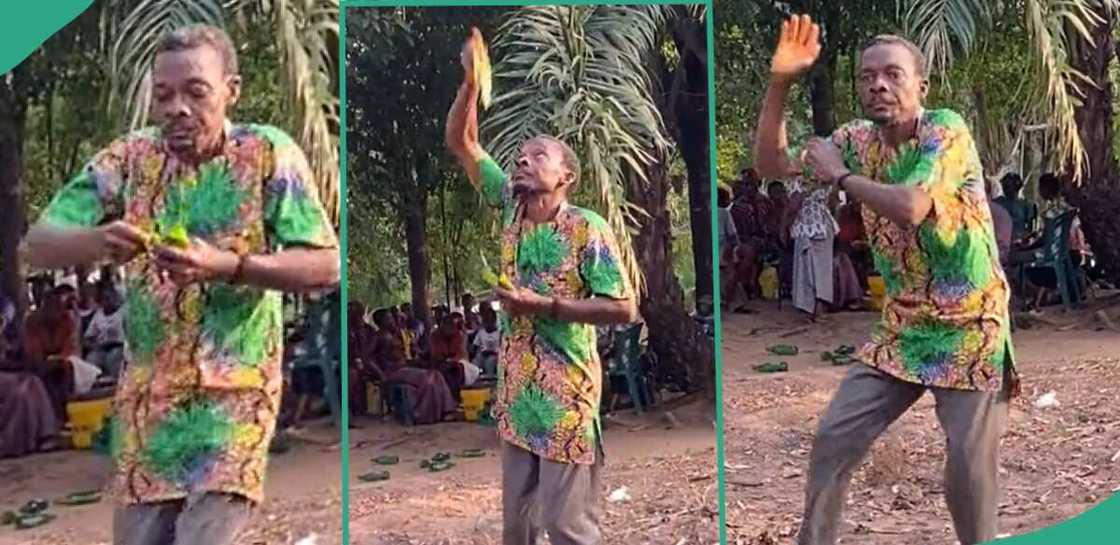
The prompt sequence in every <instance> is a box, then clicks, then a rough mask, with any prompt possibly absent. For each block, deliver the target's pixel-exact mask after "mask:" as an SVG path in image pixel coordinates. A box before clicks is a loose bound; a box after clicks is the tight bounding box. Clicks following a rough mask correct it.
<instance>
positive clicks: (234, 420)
mask: <svg viewBox="0 0 1120 545" xmlns="http://www.w3.org/2000/svg"><path fill="white" fill-rule="evenodd" d="M155 51H156V55H155V59H154V64H153V68H152V74H151V78H152V80H151V82H152V97H151V98H152V117H153V120H154V121H155V123H156V124H157V126H156V127H152V128H148V129H144V130H141V131H138V132H135V133H132V134H129V135H127V136H125V137H122V138H120V139H119V140H116V141H115V142H113V143H112V144H110V145H109V147H108V148H106V149H105V150H103V151H101V152H100V153H98V154H97V155H96V156H94V158H93V160H92V161H91V162H90V163H89V164H88V165H87V166H86V167H85V168H84V169H83V170H82V171H81V172H80V173H79V174H78V175H77V176H75V177H74V178H73V179H72V180H71V181H70V182H69V183H68V184H67V185H66V186H65V187H64V188H63V189H62V190H61V191H60V192H59V193H58V194H57V195H56V196H55V198H54V200H53V201H52V202H51V204H50V206H49V207H48V208H47V210H46V211H45V212H44V213H43V216H42V217H41V218H40V220H39V224H38V225H36V226H35V227H33V228H32V229H31V231H30V232H29V233H28V236H27V241H26V242H27V245H28V252H29V257H30V262H31V264H32V266H35V267H41V268H48V269H57V268H64V267H70V266H74V265H81V264H86V265H88V264H92V263H95V262H98V261H100V260H103V259H113V260H115V261H116V262H118V263H121V264H124V267H125V275H124V282H125V286H126V287H127V296H126V302H125V314H126V316H127V317H128V318H127V326H126V331H125V336H126V339H125V342H126V354H127V355H126V357H127V361H128V363H127V367H128V370H127V372H126V373H124V376H122V377H121V381H120V384H119V386H118V388H117V394H116V414H117V416H118V423H119V425H120V426H121V427H120V434H119V437H120V441H119V442H117V444H116V445H115V448H114V450H115V451H116V452H118V455H117V460H116V469H117V475H116V482H115V486H114V489H115V492H116V495H117V497H118V498H119V500H120V506H119V507H118V509H117V510H116V513H115V514H114V519H113V534H114V543H116V544H118V545H124V544H135V545H156V544H171V543H174V544H188V543H191V544H193V543H209V544H228V543H232V542H233V541H234V539H235V537H236V536H237V534H238V533H239V532H240V531H241V529H242V528H243V527H244V526H245V524H246V523H247V522H248V520H249V517H250V513H251V511H252V509H253V507H254V506H256V505H258V504H259V503H260V502H261V501H262V499H263V491H264V490H263V484H264V476H265V467H266V465H267V461H268V460H267V451H268V445H269V442H270V438H271V437H272V434H273V430H274V428H275V423H276V422H275V421H276V415H277V412H278V409H279V406H280V390H281V386H282V374H281V367H280V362H281V355H282V350H283V348H282V344H283V343H282V341H283V339H282V332H283V327H282V316H281V305H282V301H281V293H280V292H281V291H313V290H320V289H325V288H329V287H331V286H333V285H334V284H336V283H337V282H338V277H339V253H338V249H337V247H338V245H337V240H336V238H335V234H334V230H333V228H332V226H331V224H330V222H329V220H328V218H327V214H326V212H325V210H324V209H323V206H322V205H321V204H320V202H319V198H318V196H317V192H316V189H315V185H314V183H313V180H312V178H311V170H310V168H309V167H308V164H307V160H306V159H305V157H304V155H303V152H302V151H300V149H299V148H298V147H297V146H296V144H295V142H293V141H292V139H291V138H290V137H288V136H287V135H286V134H284V133H283V132H281V131H280V130H278V129H276V128H273V127H268V126H262V125H242V124H233V123H231V122H230V121H228V118H227V115H228V114H229V111H230V109H231V107H232V106H233V105H234V104H235V103H236V102H237V99H238V97H239V95H240V93H241V78H240V76H239V75H238V70H237V54H236V51H235V50H234V47H233V45H232V43H231V42H230V39H229V37H228V36H227V35H226V34H225V32H223V31H222V30H220V29H218V28H214V27H210V26H203V25H192V26H187V27H183V28H180V29H178V30H176V31H174V32H171V33H170V34H168V35H166V36H164V37H163V38H162V39H161V40H160V41H159V43H158V44H157V46H156V49H155Z"/></svg>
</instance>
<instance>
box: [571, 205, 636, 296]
mask: <svg viewBox="0 0 1120 545" xmlns="http://www.w3.org/2000/svg"><path fill="white" fill-rule="evenodd" d="M584 216H585V218H586V219H587V244H586V245H585V246H584V248H583V251H582V254H581V255H580V275H581V276H582V277H583V281H584V285H585V286H586V287H587V291H588V292H589V294H590V295H593V296H599V297H608V298H611V299H629V298H631V297H632V296H633V294H632V292H631V289H630V283H629V281H628V280H627V277H626V274H625V272H624V271H623V269H622V258H621V257H622V256H621V254H620V253H619V250H618V243H617V241H615V238H614V233H612V232H611V230H610V226H609V225H607V222H606V220H604V219H603V218H602V217H600V216H599V215H597V214H595V213H594V212H590V211H584Z"/></svg>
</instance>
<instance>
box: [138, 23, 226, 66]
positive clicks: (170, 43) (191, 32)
mask: <svg viewBox="0 0 1120 545" xmlns="http://www.w3.org/2000/svg"><path fill="white" fill-rule="evenodd" d="M204 45H207V46H210V47H212V48H214V51H217V52H218V54H219V55H221V57H222V68H223V69H224V70H225V72H226V75H234V74H237V50H236V49H234V47H233V40H231V39H230V38H229V34H227V33H226V31H224V30H222V29H220V28H218V27H216V26H213V25H204V24H194V25H187V26H184V27H179V28H177V29H175V30H173V31H171V32H170V33H168V34H165V35H164V36H163V37H162V38H160V40H159V43H158V44H156V54H159V53H168V52H172V51H185V50H187V49H194V48H196V47H202V46H204Z"/></svg>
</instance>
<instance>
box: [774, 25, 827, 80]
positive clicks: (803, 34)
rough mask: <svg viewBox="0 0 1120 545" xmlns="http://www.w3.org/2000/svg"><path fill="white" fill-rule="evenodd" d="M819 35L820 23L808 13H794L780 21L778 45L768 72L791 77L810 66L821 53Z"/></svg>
mask: <svg viewBox="0 0 1120 545" xmlns="http://www.w3.org/2000/svg"><path fill="white" fill-rule="evenodd" d="M820 35H821V27H820V25H817V24H816V23H814V22H813V21H812V19H810V18H809V16H808V15H794V16H793V17H790V18H789V20H787V21H785V22H784V23H782V32H781V35H780V36H779V37H778V46H777V47H776V48H775V49H774V58H773V60H771V61H770V73H771V74H773V75H774V76H777V77H783V78H793V77H796V76H798V75H799V74H801V73H802V72H805V71H806V70H808V69H809V68H811V67H812V66H813V63H815V62H817V57H819V56H820V54H821V42H820Z"/></svg>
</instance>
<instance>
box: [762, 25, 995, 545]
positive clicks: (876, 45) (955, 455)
mask: <svg viewBox="0 0 1120 545" xmlns="http://www.w3.org/2000/svg"><path fill="white" fill-rule="evenodd" d="M819 53H820V43H819V28H818V26H817V25H815V24H813V23H812V21H810V19H809V17H807V16H795V17H794V18H792V19H790V20H789V21H787V22H786V23H784V24H783V26H782V32H781V37H780V38H779V41H778V46H777V49H776V51H775V53H774V57H773V61H772V66H771V78H770V86H769V89H768V90H767V93H766V98H765V104H764V106H763V111H762V115H761V119H760V121H759V130H758V131H757V134H758V139H757V141H756V147H755V157H758V158H759V159H760V160H759V163H758V165H757V168H758V169H759V173H760V174H762V175H763V176H773V177H783V176H789V175H793V174H795V173H796V172H798V171H799V170H800V169H799V168H798V165H797V161H795V160H794V159H792V158H789V157H788V156H787V155H786V154H787V150H788V142H787V141H786V136H785V135H786V132H785V123H784V120H783V108H784V103H785V100H786V98H787V96H788V95H789V92H790V87H791V86H792V84H793V82H794V79H795V78H796V77H797V76H798V75H799V74H801V73H803V72H805V71H807V70H808V69H809V68H810V67H811V66H813V64H814V63H815V62H816V60H817V56H818V55H819ZM924 67H925V60H924V59H923V58H922V54H921V52H920V50H918V49H917V48H916V47H915V46H914V45H913V44H911V43H910V42H908V41H906V40H903V39H902V38H898V37H896V36H879V37H876V38H874V39H872V40H871V41H870V42H869V44H868V45H867V46H866V47H865V48H864V49H863V51H862V53H861V57H860V66H859V71H858V80H857V82H858V85H857V86H858V90H859V96H860V100H861V102H862V105H863V110H864V112H865V115H867V117H868V118H870V119H869V120H857V121H853V122H851V123H849V124H847V125H845V126H843V127H841V128H840V129H839V130H837V131H836V132H835V134H834V135H833V136H832V138H831V140H823V139H818V140H814V141H812V142H810V143H809V144H808V145H807V146H806V150H805V153H804V155H803V162H804V164H806V165H808V166H809V167H811V168H812V169H813V172H815V174H816V176H817V177H818V178H820V179H822V180H826V181H827V183H829V184H832V185H833V186H834V187H836V188H838V189H841V190H843V191H845V192H847V195H848V196H849V197H851V198H854V199H856V200H858V201H860V202H861V203H862V204H863V214H864V218H865V220H866V224H867V226H868V238H869V242H870V246H871V248H872V251H873V253H874V255H875V256H876V257H875V262H876V268H877V269H878V271H879V273H880V274H881V275H882V276H883V279H884V280H885V282H886V285H887V301H886V305H885V308H884V309H883V319H882V322H881V323H880V324H879V325H878V327H876V330H875V332H874V333H873V334H872V338H871V342H870V343H868V344H867V345H866V346H864V347H863V349H862V350H861V351H860V352H859V353H858V358H857V359H858V360H859V361H861V362H862V363H863V364H864V365H857V366H854V367H853V368H852V369H851V371H850V372H849V373H848V375H847V377H846V378H845V379H844V381H843V382H842V383H841V385H840V389H839V390H838V391H837V392H836V395H835V397H834V398H833V400H832V403H831V404H830V405H829V407H828V410H827V411H826V412H825V414H824V415H823V416H822V418H821V421H820V428H819V430H818V432H817V435H816V440H815V443H814V445H813V451H812V454H811V457H810V466H809V476H808V484H807V490H806V504H805V515H804V519H803V521H802V526H801V531H800V535H799V537H798V540H799V543H800V544H801V545H826V544H827V545H831V544H833V543H835V542H836V532H837V527H838V526H839V523H840V517H841V512H842V509H843V507H844V504H845V501H846V498H847V494H846V489H847V485H848V482H849V481H850V480H851V477H852V473H853V472H854V471H855V470H856V468H857V467H858V466H859V463H860V461H861V459H862V458H863V457H864V455H865V454H866V453H867V450H868V449H869V447H870V446H871V443H872V442H873V441H874V440H875V439H876V438H877V437H878V436H879V435H880V434H881V433H882V432H883V430H885V429H886V428H887V426H888V425H890V423H891V422H893V421H894V420H895V419H897V418H898V417H899V416H900V415H902V414H903V413H904V412H905V411H906V410H907V409H908V408H909V407H910V406H911V405H912V404H913V403H914V402H916V401H917V400H918V399H919V398H920V397H921V396H922V395H923V393H924V392H926V391H927V390H930V391H932V392H933V395H934V397H935V398H936V400H937V416H938V419H939V420H940V422H941V426H942V428H943V429H944V430H945V432H946V434H947V436H948V459H947V463H946V475H945V493H946V496H947V503H948V505H949V512H950V513H951V515H952V517H953V523H954V525H955V527H956V532H957V538H958V539H959V541H960V542H961V543H962V544H963V545H974V544H976V543H980V542H982V541H988V540H990V539H993V538H995V537H996V533H997V532H996V529H997V520H996V514H997V507H998V496H999V486H998V475H997V470H998V454H997V450H998V447H999V440H1000V435H1001V433H1002V431H1003V429H1004V425H1005V421H1006V416H1007V402H1008V398H1009V396H1010V395H1012V394H1014V392H1015V388H1016V382H1017V379H1016V376H1015V373H1014V366H1013V357H1012V350H1011V341H1010V334H1009V325H1010V322H1009V316H1008V298H1009V296H1008V287H1007V280H1006V279H1005V278H1004V275H1003V271H1002V269H1001V268H1000V267H999V255H998V251H997V249H996V241H995V236H994V235H993V229H992V220H991V216H990V213H989V212H988V204H987V200H986V198H985V196H984V190H983V176H982V173H981V166H980V160H979V157H978V154H977V152H976V148H975V145H974V144H973V141H972V138H971V137H970V135H969V131H968V128H967V127H966V126H965V123H964V121H963V120H962V119H961V117H960V116H959V115H957V114H955V113H953V112H951V111H948V110H930V111H927V110H924V109H923V108H922V99H923V98H924V97H925V94H926V90H927V88H928V83H927V80H926V79H925V76H924ZM977 300H983V301H984V304H983V305H979V304H974V303H973V301H977Z"/></svg>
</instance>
